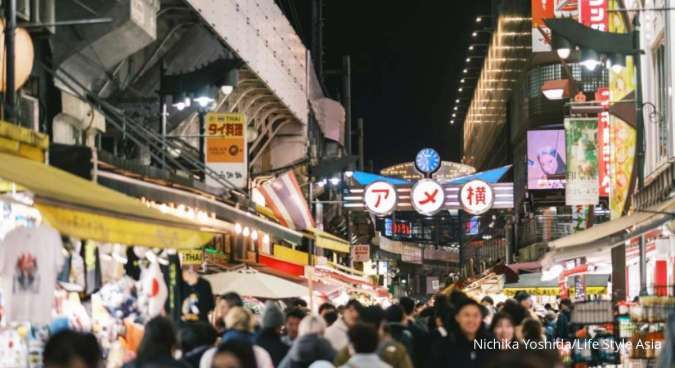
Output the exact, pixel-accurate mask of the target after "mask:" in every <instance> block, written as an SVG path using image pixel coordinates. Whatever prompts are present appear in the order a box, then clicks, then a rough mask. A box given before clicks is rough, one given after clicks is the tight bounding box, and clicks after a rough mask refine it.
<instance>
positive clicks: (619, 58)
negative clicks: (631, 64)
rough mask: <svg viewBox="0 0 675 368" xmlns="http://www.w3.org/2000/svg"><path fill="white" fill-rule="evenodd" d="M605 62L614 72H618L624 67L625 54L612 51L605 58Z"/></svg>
mask: <svg viewBox="0 0 675 368" xmlns="http://www.w3.org/2000/svg"><path fill="white" fill-rule="evenodd" d="M607 62H608V64H609V67H610V68H611V69H612V70H613V71H614V72H615V73H619V72H621V70H622V69H623V68H625V67H626V56H624V55H622V54H619V53H613V54H611V55H609V57H608V58H607Z"/></svg>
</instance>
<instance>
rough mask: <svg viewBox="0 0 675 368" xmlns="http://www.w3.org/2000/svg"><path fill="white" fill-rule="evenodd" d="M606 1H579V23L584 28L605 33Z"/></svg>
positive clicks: (607, 21) (606, 26) (607, 16)
mask: <svg viewBox="0 0 675 368" xmlns="http://www.w3.org/2000/svg"><path fill="white" fill-rule="evenodd" d="M607 1H608V0H579V21H580V22H581V23H583V24H584V25H585V26H586V27H590V28H593V29H597V30H598V31H602V32H607V29H608V27H609V12H608V11H607Z"/></svg>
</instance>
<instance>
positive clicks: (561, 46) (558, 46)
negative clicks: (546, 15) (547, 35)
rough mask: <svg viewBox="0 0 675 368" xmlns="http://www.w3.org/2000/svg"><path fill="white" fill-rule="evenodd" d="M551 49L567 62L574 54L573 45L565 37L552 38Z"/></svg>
mask: <svg viewBox="0 0 675 368" xmlns="http://www.w3.org/2000/svg"><path fill="white" fill-rule="evenodd" d="M551 47H552V48H553V49H554V50H555V52H556V53H557V54H558V57H559V58H561V59H562V60H567V58H569V57H570V55H571V54H572V44H571V43H570V41H568V40H567V39H566V38H565V37H562V36H551Z"/></svg>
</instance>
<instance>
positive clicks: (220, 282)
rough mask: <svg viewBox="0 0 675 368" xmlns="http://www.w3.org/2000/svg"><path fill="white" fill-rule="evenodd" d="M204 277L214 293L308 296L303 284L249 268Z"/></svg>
mask: <svg viewBox="0 0 675 368" xmlns="http://www.w3.org/2000/svg"><path fill="white" fill-rule="evenodd" d="M204 278H205V279H207V280H208V281H209V282H210V283H211V288H212V289H213V292H214V294H225V293H227V292H232V291H233V292H236V293H238V294H239V295H242V296H252V297H254V298H264V299H288V298H300V297H305V296H309V289H308V288H307V287H305V286H302V285H299V284H296V283H294V282H290V281H287V280H284V279H282V278H280V277H276V276H272V275H268V274H265V273H262V272H258V271H256V270H254V269H251V268H247V269H242V270H237V271H230V272H221V273H216V274H212V275H206V276H204Z"/></svg>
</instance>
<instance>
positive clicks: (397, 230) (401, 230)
mask: <svg viewBox="0 0 675 368" xmlns="http://www.w3.org/2000/svg"><path fill="white" fill-rule="evenodd" d="M393 231H394V234H395V235H403V236H410V235H412V228H411V227H410V224H409V223H406V222H395V223H394V229H393Z"/></svg>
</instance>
